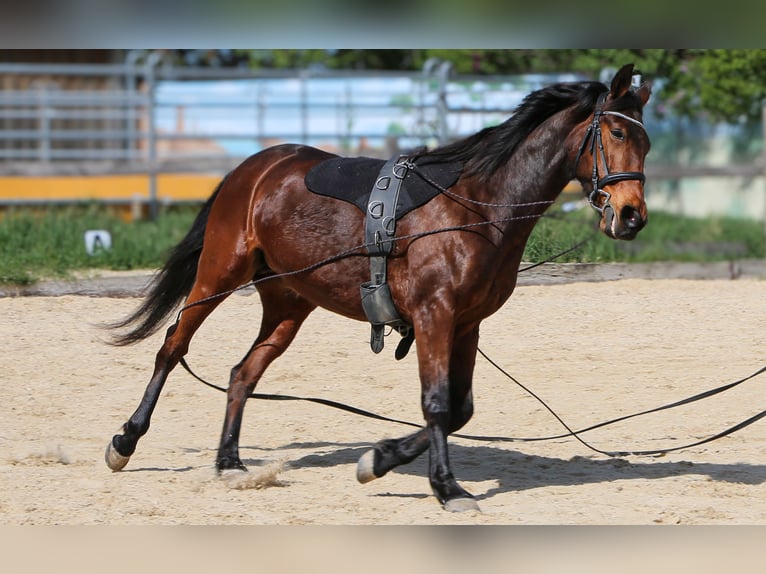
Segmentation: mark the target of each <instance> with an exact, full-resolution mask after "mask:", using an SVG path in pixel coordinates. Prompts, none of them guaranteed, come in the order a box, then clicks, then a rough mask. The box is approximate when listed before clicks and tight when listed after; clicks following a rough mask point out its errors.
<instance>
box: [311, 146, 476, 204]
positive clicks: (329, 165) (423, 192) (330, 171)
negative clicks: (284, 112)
mask: <svg viewBox="0 0 766 574" xmlns="http://www.w3.org/2000/svg"><path fill="white" fill-rule="evenodd" d="M384 163H386V162H385V160H382V159H375V158H370V157H351V158H346V157H338V158H332V159H328V160H325V161H323V162H321V163H319V164H317V165H315V166H314V167H313V168H311V170H310V171H309V172H308V173H307V174H306V178H305V182H306V187H308V188H309V190H310V191H313V192H314V193H317V194H319V195H324V196H327V197H334V198H336V199H342V200H344V201H348V202H350V203H353V204H354V205H356V206H357V207H358V208H359V209H360V210H362V213H365V212H366V211H367V200H368V199H369V197H370V192H371V191H372V186H373V185H374V184H375V181H376V179H377V177H378V174H379V173H380V168H382V167H383V164H384ZM462 168H463V166H462V165H461V164H457V163H429V164H427V165H423V166H418V167H417V169H416V170H415V171H413V170H409V171H408V172H407V175H406V177H405V178H404V181H402V187H401V189H400V192H399V203H398V205H397V206H396V218H397V219H399V218H401V217H403V216H404V215H406V214H407V213H409V212H410V211H412V210H413V209H415V208H417V207H420V206H421V205H425V204H426V203H428V201H430V200H431V199H433V198H434V197H436V196H437V195H438V194H439V193H440V190H439V188H437V187H435V186H434V185H432V184H430V183H428V182H427V181H426V180H425V179H424V178H423V176H424V177H426V178H428V179H431V180H433V181H435V182H436V183H437V184H439V185H440V186H441V187H444V188H449V187H452V186H453V185H455V182H456V181H457V180H458V178H459V177H460V172H461V171H462ZM420 174H422V176H421V175H420Z"/></svg>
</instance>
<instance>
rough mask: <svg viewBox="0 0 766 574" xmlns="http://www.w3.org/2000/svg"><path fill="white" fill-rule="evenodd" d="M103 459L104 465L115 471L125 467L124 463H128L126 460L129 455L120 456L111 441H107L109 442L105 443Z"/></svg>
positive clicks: (128, 458)
mask: <svg viewBox="0 0 766 574" xmlns="http://www.w3.org/2000/svg"><path fill="white" fill-rule="evenodd" d="M104 460H105V461H106V466H108V467H109V468H110V469H112V471H113V472H117V471H119V470H122V469H123V468H125V465H126V464H128V461H129V460H130V457H129V456H122V455H121V454H120V453H119V452H117V449H115V448H114V446H113V445H112V441H109V444H108V445H106V452H105V453H104Z"/></svg>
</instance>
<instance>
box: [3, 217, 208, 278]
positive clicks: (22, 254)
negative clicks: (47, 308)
mask: <svg viewBox="0 0 766 574" xmlns="http://www.w3.org/2000/svg"><path fill="white" fill-rule="evenodd" d="M198 210H199V207H194V208H192V207H182V208H173V209H164V210H161V212H160V215H159V217H158V218H157V220H156V221H138V222H126V221H123V220H122V219H120V217H119V216H117V215H116V214H115V213H113V212H112V210H110V209H108V208H105V207H103V206H100V205H98V204H92V205H87V206H70V207H61V208H47V209H44V210H42V211H37V210H30V209H10V210H8V211H6V212H5V214H3V216H2V218H1V219H0V283H5V284H21V285H25V284H29V283H34V282H35V281H37V280H39V279H41V278H44V277H67V276H68V275H70V274H71V272H73V271H77V270H83V269H94V268H101V269H115V270H127V269H147V268H149V269H150V268H156V267H159V266H160V265H161V264H162V263H163V262H164V259H165V256H166V254H167V252H168V250H169V249H170V248H171V247H173V246H174V245H175V244H176V243H178V242H179V241H180V240H181V239H182V238H183V237H184V235H185V234H186V231H187V230H188V228H189V227H190V226H191V223H192V221H193V220H194V217H195V215H196V213H197V211H198ZM89 229H105V230H107V231H109V233H110V234H111V236H112V248H111V249H110V250H109V251H98V252H96V253H95V254H94V255H88V253H87V252H86V251H85V241H84V234H85V232H86V231H87V230H89Z"/></svg>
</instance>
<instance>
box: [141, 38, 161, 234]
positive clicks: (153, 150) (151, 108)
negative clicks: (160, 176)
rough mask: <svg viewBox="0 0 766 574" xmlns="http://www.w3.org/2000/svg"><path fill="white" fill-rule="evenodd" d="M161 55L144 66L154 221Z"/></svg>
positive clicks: (148, 60)
mask: <svg viewBox="0 0 766 574" xmlns="http://www.w3.org/2000/svg"><path fill="white" fill-rule="evenodd" d="M159 61H160V55H159V54H158V53H157V52H152V53H151V54H149V56H148V57H147V58H146V62H145V64H144V80H145V81H146V98H147V99H146V112H147V114H146V115H147V118H146V120H147V139H148V141H147V144H148V148H149V149H148V152H149V158H148V160H149V164H148V172H149V218H150V219H151V220H152V221H154V220H155V219H157V211H158V210H157V171H158V169H159V167H158V165H157V133H156V125H155V121H154V112H155V108H156V106H155V104H156V94H155V88H156V81H155V80H156V78H155V74H154V67H155V66H156V65H157V64H158V63H159Z"/></svg>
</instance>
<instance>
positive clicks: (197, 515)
mask: <svg viewBox="0 0 766 574" xmlns="http://www.w3.org/2000/svg"><path fill="white" fill-rule="evenodd" d="M137 303H138V299H136V298H131V297H121V298H114V297H112V298H110V297H88V296H77V295H64V296H58V297H4V298H0V312H1V316H2V317H3V320H2V323H0V335H1V336H0V339H1V340H2V342H3V347H4V349H3V353H2V355H0V372H1V373H2V376H3V385H2V386H1V387H0V410H1V412H2V416H0V445H2V451H1V455H0V468H1V469H2V476H3V484H2V489H0V520H1V521H2V523H3V524H6V525H27V524H32V525H60V524H67V525H97V524H108V525H148V524H155V525H170V524H187V525H224V524H227V525H231V524H248V525H269V524H279V525H288V524H321V525H338V524H340V525H358V524H395V525H412V524H427V525H434V524H492V525H495V524H502V525H533V524H544V525H553V524H597V525H605V524H606V525H612V524H628V525H651V524H760V525H763V524H766V422H764V421H760V422H757V423H755V424H754V425H752V426H749V427H747V428H746V429H744V430H741V431H739V432H737V433H735V434H733V435H730V436H728V437H725V438H723V439H720V440H718V441H715V442H712V443H708V444H705V445H702V446H699V447H695V448H690V449H688V450H683V451H680V452H674V453H671V454H668V455H665V456H662V457H654V456H625V457H620V458H609V457H606V456H603V455H600V454H597V453H595V452H593V451H591V450H588V449H587V448H586V447H585V446H583V445H582V444H580V443H579V442H577V441H576V440H575V439H573V438H564V439H558V440H552V441H545V442H513V443H507V442H476V441H471V440H466V439H459V438H453V439H452V440H451V458H452V462H453V469H454V471H455V474H456V477H457V479H458V480H459V481H460V482H461V484H462V485H463V486H464V487H465V488H466V489H467V490H469V491H470V492H472V493H473V494H474V495H476V497H477V498H478V502H479V505H480V507H481V510H482V511H481V512H473V511H471V512H468V513H460V514H453V513H448V512H444V511H443V510H442V509H441V508H440V506H439V504H438V503H437V501H436V499H435V498H434V497H433V496H432V494H431V492H430V487H429V485H428V479H427V476H426V467H427V455H426V456H423V457H421V458H420V459H418V460H416V461H415V462H413V463H411V464H410V465H407V466H404V467H400V468H399V469H396V470H395V471H393V472H391V473H389V474H388V475H387V476H385V477H383V478H381V479H379V480H375V481H373V482H371V483H369V484H364V485H362V484H359V483H357V481H356V478H355V466H356V461H357V459H358V458H359V456H360V455H362V454H363V453H364V452H365V451H366V450H367V449H368V448H369V447H370V445H371V444H372V443H374V442H376V441H377V440H379V439H382V438H386V437H393V436H400V435H403V434H405V433H407V432H409V428H407V427H402V426H397V425H395V424H392V423H387V422H381V421H375V420H371V419H366V418H360V417H358V416H355V415H352V414H348V413H345V412H341V411H337V410H333V409H330V408H327V407H324V406H320V405H316V404H311V403H300V402H265V401H251V403H250V404H249V405H248V407H247V409H246V411H245V421H244V425H243V431H242V439H241V455H242V458H243V461H244V462H245V464H246V465H247V466H248V467H249V468H250V471H251V472H250V473H249V475H248V477H247V479H246V480H239V481H225V480H222V479H220V478H218V477H217V476H216V474H215V472H214V469H213V463H214V459H215V454H216V448H217V444H218V439H219V432H220V429H221V425H222V422H223V414H224V408H225V396H224V395H223V394H222V393H218V392H216V391H215V390H212V389H210V388H208V387H205V386H203V385H202V384H200V383H199V382H197V381H195V380H194V379H192V378H191V377H190V376H189V375H188V374H186V373H185V372H184V371H183V370H182V369H180V368H179V369H177V370H176V371H175V372H174V373H173V374H172V375H171V377H170V379H169V381H168V383H167V385H166V386H165V389H164V391H163V394H162V397H161V398H160V402H159V405H158V407H157V410H156V412H155V415H154V417H153V419H152V427H151V429H150V431H149V433H148V434H147V435H146V436H145V437H144V438H143V439H142V440H141V441H140V442H139V444H138V450H137V451H136V453H135V455H134V456H133V457H132V459H131V461H130V463H129V464H128V466H127V467H126V468H125V470H124V471H122V472H118V473H112V472H111V471H110V470H108V469H107V467H106V465H105V464H104V460H103V454H104V448H105V446H106V444H107V442H108V441H109V439H110V438H111V436H112V435H113V434H114V432H115V431H117V430H118V428H119V427H120V426H121V425H122V423H123V422H125V420H126V419H127V417H128V416H129V415H130V414H131V413H132V412H133V410H134V408H135V407H136V406H137V404H138V401H139V399H140V397H141V394H142V393H143V390H144V388H145V385H146V383H147V382H148V379H149V376H150V374H151V370H152V366H153V362H154V354H155V352H156V351H157V349H158V348H159V345H160V340H161V335H157V336H155V337H153V338H151V339H149V340H147V341H145V342H143V343H141V344H139V345H137V346H134V347H129V348H114V347H110V346H108V345H106V344H104V343H103V340H104V339H105V338H106V334H105V332H104V331H103V330H101V329H100V328H99V327H98V324H99V323H100V322H106V321H112V320H116V319H118V318H120V317H122V316H124V315H125V314H127V313H128V312H129V311H130V310H132V309H133V308H134V307H135V306H136V305H137ZM259 319H260V303H259V300H258V297H257V296H256V295H252V294H249V295H235V296H232V297H230V298H229V299H228V300H227V301H226V302H225V303H224V304H223V305H222V306H221V307H219V309H218V310H217V311H216V312H215V313H214V314H213V315H212V316H211V317H210V319H208V321H207V322H206V323H205V324H204V325H203V328H202V329H201V330H200V331H199V333H198V334H197V336H196V338H195V339H194V340H193V342H192V347H191V351H190V353H189V355H188V357H187V358H188V360H189V362H190V364H191V366H192V367H193V368H194V369H196V370H197V371H198V372H199V373H200V374H201V375H202V376H204V377H206V378H208V379H209V380H211V381H213V382H215V383H217V384H219V385H224V386H225V384H226V382H227V380H228V371H229V369H230V368H231V366H232V365H234V364H235V363H236V362H237V361H238V360H239V359H240V358H241V356H242V355H243V354H244V353H245V351H246V350H247V349H248V348H249V345H250V344H251V342H252V340H253V339H254V337H255V334H256V332H257V329H258V324H259ZM368 336H369V330H368V326H367V325H366V324H363V323H357V322H353V321H349V320H347V319H343V318H341V317H338V316H335V315H331V314H329V313H327V312H325V311H322V310H318V311H316V312H315V313H314V314H313V315H312V316H311V317H310V318H309V320H308V321H307V323H306V324H305V326H304V328H303V329H302V331H301V332H300V334H299V335H298V338H297V339H296V341H295V343H294V344H293V345H292V347H291V348H290V349H289V350H288V352H287V353H286V354H285V355H284V356H283V357H282V358H281V359H279V360H278V361H277V362H276V363H275V364H274V365H272V367H271V368H270V370H269V371H267V373H266V376H265V377H264V379H263V380H262V381H261V384H260V385H259V387H258V391H260V392H264V393H284V394H291V395H301V396H311V397H322V398H327V399H332V400H336V401H341V402H344V403H348V404H350V405H354V406H356V407H359V408H362V409H367V410H371V411H374V412H376V413H379V414H382V415H387V416H391V417H395V418H399V419H405V420H408V421H414V422H419V421H421V420H422V417H421V414H420V406H419V383H418V379H417V372H416V360H415V353H414V349H413V352H411V353H410V354H409V355H408V356H407V357H406V358H405V359H404V360H403V361H401V362H396V361H395V360H394V358H393V351H394V348H395V344H396V341H395V340H394V337H389V338H388V339H387V342H386V348H385V349H384V351H383V352H382V353H381V354H380V355H374V354H373V353H372V352H371V351H370V349H369V346H368ZM480 348H481V349H482V350H483V351H484V352H486V353H487V354H488V355H489V356H490V357H492V358H493V359H494V360H495V361H497V362H498V363H500V364H501V365H503V366H504V367H505V368H506V369H507V370H508V371H509V372H510V373H511V374H512V375H513V376H514V377H516V378H517V379H518V380H519V381H520V382H521V383H523V384H524V385H526V386H528V387H529V388H530V389H531V390H533V391H534V392H535V393H537V394H538V395H539V396H540V397H542V398H543V399H544V400H545V401H547V402H548V404H549V405H550V406H551V407H552V408H553V409H554V410H555V411H556V412H557V413H558V414H559V415H560V416H561V417H562V418H563V419H564V420H565V421H566V422H567V424H569V425H570V426H571V427H572V428H583V427H586V426H589V425H591V424H594V423H598V422H601V421H603V420H607V419H610V418H613V417H617V416H620V415H625V414H629V413H633V412H636V411H640V410H644V409H647V408H651V407H655V406H659V405H661V404H664V403H667V402H671V401H674V400H678V399H681V398H684V397H687V396H690V395H693V394H695V393H698V392H701V391H703V390H707V389H710V388H713V387H716V386H719V385H722V384H724V383H727V382H731V381H734V380H736V379H739V378H742V377H745V376H747V375H749V374H751V373H753V372H755V371H757V370H758V369H760V368H761V367H763V366H764V365H766V281H764V280H762V279H758V278H740V279H738V280H726V279H713V280H680V279H670V280H649V279H622V280H619V281H604V282H571V283H566V284H556V285H545V286H541V285H535V286H523V285H522V286H520V287H519V288H518V289H517V291H516V293H515V294H514V295H513V296H512V297H511V299H510V301H509V302H508V303H507V304H506V305H505V307H504V308H503V309H502V310H501V311H500V312H498V313H497V314H496V315H494V316H492V317H490V318H489V319H488V320H486V321H485V323H484V324H483V328H482V338H481V343H480ZM474 394H475V403H476V414H475V416H474V418H473V419H472V420H471V422H470V423H469V424H468V425H467V427H466V428H464V429H463V431H461V432H464V433H467V434H474V435H502V436H512V437H541V436H548V435H555V434H559V433H561V432H562V427H561V425H560V424H559V423H558V422H557V421H556V420H555V419H554V418H553V417H552V416H551V414H550V413H549V412H548V411H546V410H545V408H544V407H543V406H541V405H540V404H539V403H538V402H537V401H536V400H535V399H534V398H532V397H531V396H529V395H528V394H527V393H526V392H525V391H523V390H522V389H521V388H519V387H518V386H517V385H516V384H514V383H513V382H512V381H510V380H508V379H507V378H505V377H504V376H503V375H502V374H501V373H500V372H498V371H497V370H495V369H494V368H493V367H492V366H491V365H489V364H488V363H487V362H486V361H485V360H484V359H482V358H481V357H480V358H479V359H478V362H477V368H476V376H475V382H474ZM764 409H766V374H764V375H762V376H760V377H758V378H755V379H753V380H751V381H749V382H747V383H744V384H743V385H740V386H739V387H737V388H736V389H733V390H731V391H729V392H727V393H724V394H721V395H718V396H716V397H713V398H709V399H707V400H705V401H702V402H698V403H694V404H693V405H689V406H685V407H682V408H679V409H676V410H673V411H670V412H664V413H660V414H656V415H650V416H647V417H642V418H640V419H635V420H630V421H627V422H624V423H621V424H619V425H615V426H611V427H608V428H605V429H601V430H597V431H593V432H590V433H587V434H585V435H583V439H585V440H587V441H588V442H590V443H591V444H593V445H594V446H596V447H597V448H600V449H604V450H644V449H656V448H663V447H673V446H677V445H681V444H685V443H689V442H694V441H696V440H700V439H702V438H705V437H707V436H709V435H712V434H715V433H718V432H720V431H722V430H724V429H726V428H728V427H730V426H732V425H734V424H736V423H738V422H740V421H742V420H744V419H746V418H748V417H751V416H753V415H755V414H757V413H759V412H761V411H762V410H764Z"/></svg>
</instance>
